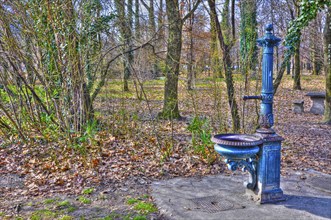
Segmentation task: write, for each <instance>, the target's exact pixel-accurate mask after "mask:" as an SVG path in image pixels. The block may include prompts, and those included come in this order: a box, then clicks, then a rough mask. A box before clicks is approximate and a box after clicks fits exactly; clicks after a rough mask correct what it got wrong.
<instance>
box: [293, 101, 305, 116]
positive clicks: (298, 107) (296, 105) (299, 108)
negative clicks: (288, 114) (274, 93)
mask: <svg viewBox="0 0 331 220" xmlns="http://www.w3.org/2000/svg"><path fill="white" fill-rule="evenodd" d="M303 104H304V101H303V100H295V101H294V102H293V110H292V111H293V112H294V113H297V114H301V113H303V112H304V108H303Z"/></svg>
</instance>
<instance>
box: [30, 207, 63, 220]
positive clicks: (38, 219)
mask: <svg viewBox="0 0 331 220" xmlns="http://www.w3.org/2000/svg"><path fill="white" fill-rule="evenodd" d="M57 215H58V214H57V213H56V212H52V211H50V210H48V209H43V210H37V211H34V212H33V213H32V215H31V217H30V219H31V220H42V219H55V218H56V217H57Z"/></svg>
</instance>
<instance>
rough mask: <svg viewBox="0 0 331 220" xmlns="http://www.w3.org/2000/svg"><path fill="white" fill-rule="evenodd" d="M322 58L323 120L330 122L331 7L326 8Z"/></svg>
mask: <svg viewBox="0 0 331 220" xmlns="http://www.w3.org/2000/svg"><path fill="white" fill-rule="evenodd" d="M324 48H325V49H324V59H325V66H324V68H325V78H326V79H325V82H326V84H325V87H326V98H325V111H324V120H325V122H326V123H328V124H331V7H328V9H327V16H326V21H325V27H324Z"/></svg>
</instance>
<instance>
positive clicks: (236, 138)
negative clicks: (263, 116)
mask: <svg viewBox="0 0 331 220" xmlns="http://www.w3.org/2000/svg"><path fill="white" fill-rule="evenodd" d="M211 141H212V142H214V143H215V146H214V149H215V150H216V152H217V153H219V154H220V155H222V156H224V157H226V158H227V159H232V160H242V159H246V158H253V157H255V155H256V154H257V153H258V152H259V150H260V148H259V145H261V144H262V143H263V140H262V139H261V138H260V137H258V136H256V135H248V134H217V135H215V136H213V137H212V139H211Z"/></svg>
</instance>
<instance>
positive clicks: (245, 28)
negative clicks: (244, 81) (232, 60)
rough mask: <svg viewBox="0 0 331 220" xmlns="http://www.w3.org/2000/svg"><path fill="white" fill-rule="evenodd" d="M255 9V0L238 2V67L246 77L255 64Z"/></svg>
mask: <svg viewBox="0 0 331 220" xmlns="http://www.w3.org/2000/svg"><path fill="white" fill-rule="evenodd" d="M256 9H257V7H256V0H248V1H247V0H246V1H242V3H241V4H240V14H241V20H240V69H241V73H242V74H243V75H245V76H246V77H247V75H248V72H249V71H252V70H253V71H254V70H255V67H256V64H257V46H256V39H257V31H256V30H257V21H256Z"/></svg>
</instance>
